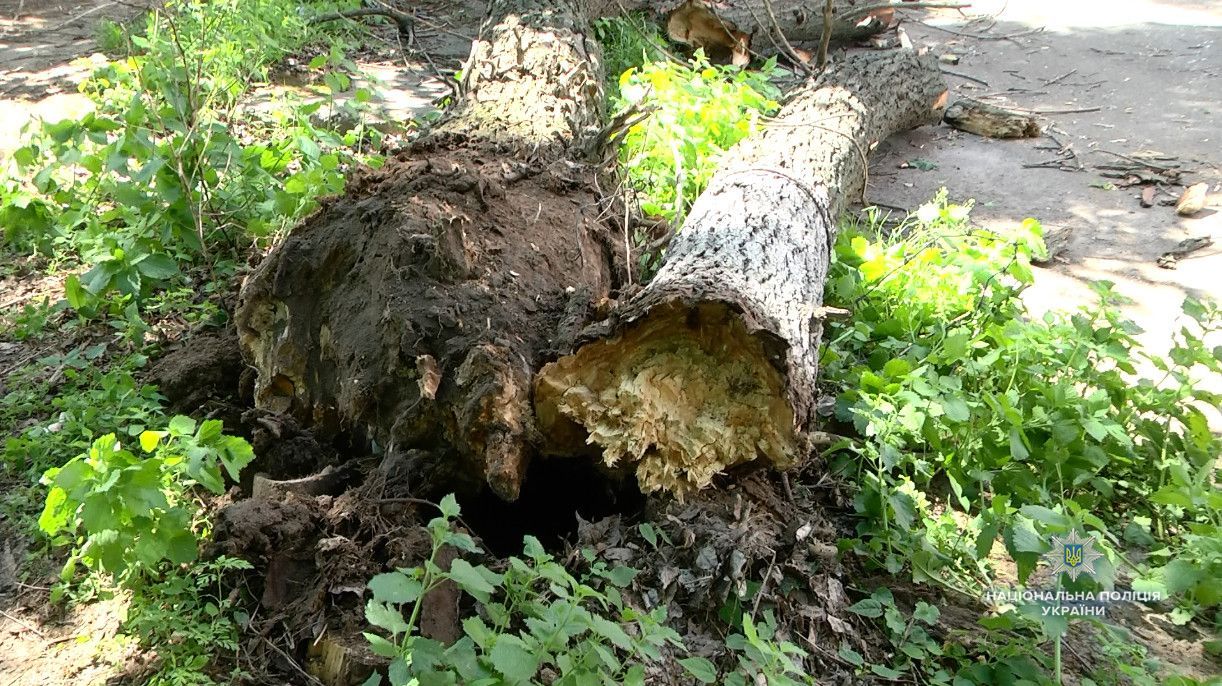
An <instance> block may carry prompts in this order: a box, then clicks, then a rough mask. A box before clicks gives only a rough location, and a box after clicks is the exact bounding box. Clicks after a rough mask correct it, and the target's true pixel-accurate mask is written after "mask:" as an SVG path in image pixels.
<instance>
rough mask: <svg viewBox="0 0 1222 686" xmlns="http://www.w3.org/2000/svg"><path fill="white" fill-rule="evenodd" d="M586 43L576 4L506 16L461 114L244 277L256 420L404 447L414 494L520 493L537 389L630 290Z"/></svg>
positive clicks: (479, 63)
mask: <svg viewBox="0 0 1222 686" xmlns="http://www.w3.org/2000/svg"><path fill="white" fill-rule="evenodd" d="M591 36H592V32H591V31H589V29H588V22H587V20H586V17H585V15H584V10H583V7H582V5H581V4H580V3H579V2H577V1H576V0H562V1H554V0H498V1H496V2H493V3H492V6H491V8H490V15H489V20H488V21H487V22H486V24H485V26H484V28H483V30H482V31H481V36H480V37H479V38H478V39H477V40H476V41H475V43H474V44H473V45H472V50H471V54H470V58H469V59H468V61H467V63H466V65H465V66H464V69H463V80H462V97H461V99H460V100H459V102H457V103H456V106H455V107H454V109H453V111H452V112H451V113H450V115H449V116H447V117H446V119H445V120H444V121H443V122H442V123H441V124H439V126H438V127H437V128H436V129H435V130H434V131H433V132H432V134H431V135H430V136H429V137H428V138H427V139H425V140H424V141H422V142H421V143H419V144H417V145H416V146H414V148H413V149H412V150H411V151H410V154H407V155H401V156H400V157H399V158H398V159H394V160H391V161H390V162H389V163H388V164H387V165H386V166H385V167H384V168H383V169H381V170H364V171H361V172H359V173H357V174H355V175H354V176H352V177H350V179H349V184H348V189H347V191H346V194H345V195H344V196H343V197H340V198H335V199H330V200H326V201H324V202H323V206H322V208H321V209H320V210H319V211H318V212H317V213H316V214H315V215H314V216H312V217H310V218H309V219H307V220H306V221H305V222H304V223H303V225H301V226H300V227H298V228H297V229H296V230H295V231H294V232H293V233H292V235H290V236H289V237H288V238H287V239H286V240H285V241H284V242H283V243H282V244H280V245H279V246H278V247H277V248H276V249H275V250H273V251H272V252H271V253H270V254H269V255H268V256H267V257H266V258H265V259H264V260H263V261H262V263H260V264H259V265H258V267H257V268H256V269H255V270H254V272H253V273H252V274H251V275H250V276H249V277H248V279H247V281H246V283H245V284H244V286H243V289H242V293H241V299H240V302H239V305H238V308H237V311H236V320H237V324H238V331H239V336H240V340H241V345H242V349H243V354H244V356H245V358H246V360H247V361H248V363H249V364H250V365H251V366H252V367H253V368H254V370H255V371H256V372H257V379H256V382H255V403H256V405H257V406H258V407H260V408H263V409H266V410H270V411H272V412H283V413H288V414H291V415H292V416H293V417H294V418H296V419H297V420H298V421H299V422H300V423H302V424H303V425H305V426H309V427H310V428H311V429H312V430H313V431H314V433H315V434H316V435H318V436H319V437H320V438H323V439H327V438H331V437H337V436H348V437H350V438H354V439H356V440H358V441H373V442H376V444H377V445H378V446H380V447H381V449H383V450H385V451H387V452H388V453H390V452H400V451H407V454H409V455H410V456H411V465H410V469H408V470H407V471H406V472H405V473H406V474H409V475H410V478H411V480H412V481H411V483H410V484H401V485H400V486H401V487H402V488H404V489H407V490H408V491H409V492H411V493H413V494H416V493H418V494H420V495H425V496H428V495H439V494H440V493H445V492H449V491H454V490H457V491H460V492H468V493H470V492H477V491H478V490H480V489H483V488H490V489H491V490H492V491H493V492H495V493H496V494H497V495H498V496H500V497H501V498H504V499H506V500H513V499H515V498H516V497H517V495H518V493H519V488H520V486H521V483H522V480H523V478H524V474H525V470H526V467H527V463H528V461H529V458H530V454H531V448H530V443H531V441H532V436H533V433H534V429H533V422H532V417H531V408H530V387H531V378H532V375H533V373H534V371H535V369H536V368H537V367H538V365H539V364H540V363H541V360H542V358H543V356H544V355H545V353H546V351H548V350H550V349H551V348H552V347H554V346H559V347H563V344H561V343H559V342H557V341H555V340H553V339H554V338H555V333H554V332H556V331H557V330H562V329H564V328H565V327H564V326H563V325H562V323H563V322H567V321H575V322H577V324H575V325H574V324H569V325H568V328H570V329H573V330H576V329H577V328H578V327H579V326H580V323H581V322H583V321H584V318H585V316H586V311H587V310H588V309H589V307H591V305H590V304H591V303H592V302H594V301H597V300H599V299H601V298H605V297H606V296H607V295H608V293H609V292H610V290H611V288H612V287H614V286H615V285H616V283H617V278H618V277H617V276H616V274H615V270H614V268H613V266H612V265H613V260H614V259H615V256H616V253H615V249H616V248H615V246H616V245H618V241H616V240H615V239H614V238H612V236H611V235H610V233H609V230H608V228H607V225H606V223H605V222H604V220H603V215H602V212H603V209H604V208H603V207H602V198H601V196H600V194H599V192H598V184H597V183H596V174H595V172H594V171H593V169H592V168H590V167H589V166H587V165H585V164H584V163H582V162H581V161H580V160H581V159H583V158H584V157H585V156H586V153H587V151H588V149H589V146H591V145H593V144H594V142H595V141H596V140H597V137H598V133H599V128H600V124H601V122H602V118H603V117H602V110H603V106H604V105H603V93H602V83H603V75H602V73H601V58H600V50H599V47H598V45H597V44H596V43H595V42H594V41H593V39H592V38H591ZM621 264H622V262H621Z"/></svg>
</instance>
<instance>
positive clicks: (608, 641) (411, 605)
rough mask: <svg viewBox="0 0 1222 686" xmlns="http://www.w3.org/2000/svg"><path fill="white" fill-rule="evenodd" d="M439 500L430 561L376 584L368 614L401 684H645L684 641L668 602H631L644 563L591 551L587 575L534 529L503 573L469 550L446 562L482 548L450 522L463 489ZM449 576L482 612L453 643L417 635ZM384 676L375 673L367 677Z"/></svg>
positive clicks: (393, 677) (393, 678) (375, 644)
mask: <svg viewBox="0 0 1222 686" xmlns="http://www.w3.org/2000/svg"><path fill="white" fill-rule="evenodd" d="M440 507H441V516H440V517H437V518H435V519H433V520H432V521H430V522H429V523H428V531H429V534H430V535H431V537H432V544H433V546H432V554H431V555H430V557H429V559H428V560H427V561H426V562H425V564H424V565H423V566H421V567H414V568H411V569H400V570H397V571H394V572H390V573H387V574H379V575H378V576H375V577H374V578H373V579H372V580H370V582H369V589H370V591H372V593H373V598H372V599H370V600H369V602H368V604H367V605H366V607H365V616H366V618H367V619H368V621H369V623H370V624H372V625H373V626H375V627H377V628H379V629H381V630H383V631H384V632H385V635H382V634H375V633H366V634H365V637H366V638H367V639H368V640H369V642H370V646H371V647H372V649H373V651H374V652H375V653H377V654H378V655H382V656H384V657H387V658H390V660H391V662H390V666H389V670H388V675H389V678H390V683H391V684H393V685H394V686H406V685H408V684H412V685H416V684H419V686H429V685H431V684H467V685H470V686H491V685H493V684H529V683H535V679H536V677H537V675H539V674H540V673H544V672H547V673H550V674H551V675H552V676H553V680H552V681H551V683H553V684H557V685H566V684H567V685H577V684H644V683H645V674H646V664H647V663H651V662H658V661H660V660H661V659H662V658H663V655H664V651H666V650H667V649H669V648H681V647H682V643H681V642H680V640H679V636H678V634H676V633H675V632H674V631H673V630H672V629H670V628H668V627H666V626H665V625H664V624H663V622H664V620H665V613H664V611H663V610H662V609H657V610H654V611H652V612H642V611H640V610H638V609H635V608H633V607H632V606H630V605H629V604H628V603H626V602H625V600H624V598H623V595H622V593H621V590H620V589H622V588H625V587H627V586H628V585H629V584H630V583H631V582H632V579H633V577H634V576H635V575H636V571H635V570H633V569H630V568H627V567H608V566H607V565H606V564H605V563H603V562H599V561H596V560H594V559H593V555H590V554H588V555H587V556H586V561H587V563H588V564H589V565H590V567H589V571H588V573H587V574H585V575H584V576H583V578H581V579H578V578H576V577H574V576H573V575H572V574H570V573H569V572H568V570H566V569H565V568H564V566H563V565H561V564H560V563H559V562H557V561H556V560H554V559H553V558H552V556H551V555H549V554H548V553H547V552H546V551H544V549H543V546H542V545H541V544H540V543H539V541H538V540H537V539H535V538H534V537H531V536H527V537H525V540H524V558H518V557H511V558H509V560H508V563H507V567H506V568H505V569H504V571H502V572H495V571H492V570H490V569H488V568H487V567H485V566H483V565H472V564H471V563H470V562H468V561H467V560H464V559H462V558H457V559H455V560H454V561H453V562H452V563H451V564H450V569H449V570H443V569H441V568H440V567H439V566H438V565H437V557H438V554H439V553H440V551H441V549H442V548H443V547H445V546H450V547H453V548H456V549H458V550H460V551H462V552H464V553H468V554H478V553H480V552H481V551H480V549H479V547H478V546H477V545H476V544H475V542H474V541H472V539H471V537H470V536H468V535H466V534H464V533H459V532H456V531H454V529H453V527H452V525H451V522H452V521H453V520H454V519H455V518H456V517H458V515H459V513H460V510H459V506H458V503H457V502H456V501H455V499H454V497H453V496H447V497H446V498H445V499H444V500H442V501H441V504H440ZM447 581H450V582H453V583H454V584H456V585H457V586H458V587H459V588H461V589H462V590H463V592H465V593H466V594H467V595H469V596H470V597H471V598H473V599H474V600H475V601H476V602H477V603H478V610H479V611H478V613H477V614H475V615H473V616H470V617H468V618H467V619H465V620H464V621H463V623H462V628H463V633H464V636H463V637H462V638H461V639H459V640H458V641H457V642H455V643H454V644H453V645H451V646H449V647H447V646H445V645H443V644H441V643H439V642H438V641H435V640H432V639H429V638H425V637H423V636H420V635H419V634H418V633H417V629H418V621H419V619H420V610H421V598H423V597H424V595H425V594H427V593H428V592H429V591H431V590H433V589H435V588H437V586H438V585H440V584H442V583H445V582H447ZM705 662H706V663H707V661H705ZM692 664H693V665H694V668H695V669H701V668H704V667H709V668H711V665H705V664H696V663H692ZM380 682H381V676H380V675H377V674H375V675H373V676H372V677H370V679H369V680H368V681H367V682H365V683H366V684H378V683H380Z"/></svg>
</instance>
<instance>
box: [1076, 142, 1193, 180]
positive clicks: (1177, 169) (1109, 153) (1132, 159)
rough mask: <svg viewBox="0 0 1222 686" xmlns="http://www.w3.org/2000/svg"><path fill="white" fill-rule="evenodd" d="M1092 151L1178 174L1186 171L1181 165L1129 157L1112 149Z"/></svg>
mask: <svg viewBox="0 0 1222 686" xmlns="http://www.w3.org/2000/svg"><path fill="white" fill-rule="evenodd" d="M1091 152H1101V153H1104V154H1106V155H1111V156H1112V157H1119V158H1120V159H1122V160H1128V161H1129V162H1132V163H1134V164H1140V165H1141V166H1143V167H1149V168H1150V169H1155V170H1158V171H1163V172H1173V173H1176V174H1182V173H1184V170H1183V169H1180V168H1179V167H1169V166H1165V165H1161V164H1154V163H1153V162H1147V161H1145V160H1143V159H1138V158H1136V157H1129V156H1128V155H1121V154H1120V153H1118V152H1112V151H1111V150H1104V149H1102V148H1096V149H1094V150H1092V151H1091Z"/></svg>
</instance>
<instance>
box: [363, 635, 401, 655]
mask: <svg viewBox="0 0 1222 686" xmlns="http://www.w3.org/2000/svg"><path fill="white" fill-rule="evenodd" d="M364 636H365V640H367V641H369V649H370V650H372V651H373V654H374V655H380V656H381V657H396V656H398V654H399V646H397V645H395V644H394V643H391V642H390V641H388V640H386V639H384V638H382V637H381V636H379V635H377V634H371V633H368V632H366V633H365V634H364Z"/></svg>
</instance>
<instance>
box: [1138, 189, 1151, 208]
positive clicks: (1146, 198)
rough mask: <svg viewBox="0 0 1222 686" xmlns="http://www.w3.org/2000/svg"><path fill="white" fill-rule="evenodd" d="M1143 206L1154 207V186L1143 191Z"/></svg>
mask: <svg viewBox="0 0 1222 686" xmlns="http://www.w3.org/2000/svg"><path fill="white" fill-rule="evenodd" d="M1141 206H1142V207H1154V186H1146V187H1145V188H1143V189H1141Z"/></svg>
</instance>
